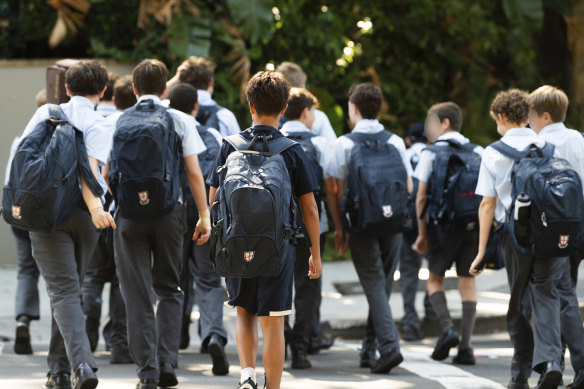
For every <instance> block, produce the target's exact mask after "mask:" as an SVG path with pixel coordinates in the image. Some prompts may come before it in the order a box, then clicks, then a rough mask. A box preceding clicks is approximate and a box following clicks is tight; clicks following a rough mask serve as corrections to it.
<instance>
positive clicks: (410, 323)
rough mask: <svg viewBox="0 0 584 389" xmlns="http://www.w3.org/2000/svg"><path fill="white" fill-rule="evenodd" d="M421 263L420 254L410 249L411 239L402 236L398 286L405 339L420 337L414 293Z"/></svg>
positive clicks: (416, 290)
mask: <svg viewBox="0 0 584 389" xmlns="http://www.w3.org/2000/svg"><path fill="white" fill-rule="evenodd" d="M421 265H422V256H421V255H420V254H418V253H417V252H415V251H414V250H412V248H411V241H410V240H409V239H408V238H407V237H406V234H404V236H403V242H402V248H401V259H400V263H399V271H400V278H399V287H400V292H401V294H402V297H403V302H404V304H403V305H404V313H405V314H404V317H403V319H402V324H403V328H402V333H403V335H404V339H405V340H414V339H418V338H419V337H420V335H421V334H420V319H419V318H418V313H417V311H416V293H417V292H418V281H419V279H418V274H419V272H420V266H421Z"/></svg>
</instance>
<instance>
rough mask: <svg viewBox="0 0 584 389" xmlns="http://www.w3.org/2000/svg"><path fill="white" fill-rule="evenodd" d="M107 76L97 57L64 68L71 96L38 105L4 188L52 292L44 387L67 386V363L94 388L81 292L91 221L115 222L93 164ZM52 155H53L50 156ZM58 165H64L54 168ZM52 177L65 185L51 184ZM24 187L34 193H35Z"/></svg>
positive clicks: (102, 145) (77, 384) (8, 215)
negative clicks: (106, 208) (61, 101)
mask: <svg viewBox="0 0 584 389" xmlns="http://www.w3.org/2000/svg"><path fill="white" fill-rule="evenodd" d="M106 81H107V72H106V70H105V68H104V67H103V66H102V65H100V64H99V63H97V62H95V61H81V62H80V63H77V64H75V65H73V66H71V67H70V68H69V69H68V70H67V73H66V75H65V88H66V90H67V94H68V95H69V96H71V100H70V101H69V102H68V103H65V104H61V105H60V106H56V105H44V106H42V107H40V108H39V109H38V110H37V111H36V113H35V114H34V116H33V117H32V119H31V120H30V122H29V123H28V125H27V126H26V129H25V130H24V133H23V134H22V137H21V143H20V145H19V147H18V149H17V151H16V154H15V157H14V160H13V162H12V167H11V173H10V179H9V183H8V185H7V187H6V188H5V190H4V200H3V215H4V218H5V219H6V220H7V221H8V222H10V223H11V224H13V225H19V226H21V227H24V228H26V229H28V230H29V231H30V240H31V244H32V255H33V257H34V259H35V260H36V262H37V265H38V267H39V270H40V273H41V274H42V276H43V277H44V279H45V282H46V283H47V289H48V293H49V298H50V300H51V308H52V314H53V321H52V325H51V343H50V347H49V354H48V357H47V362H48V365H49V374H48V379H47V382H46V384H45V387H46V388H59V389H63V388H70V387H71V380H70V375H71V368H73V369H74V379H73V386H74V388H75V389H93V388H95V387H96V386H97V383H98V380H97V376H96V375H95V371H97V365H96V363H95V360H94V359H93V355H92V354H91V349H90V346H89V341H88V340H87V336H86V334H85V318H84V316H83V310H82V308H81V303H80V298H79V297H80V295H81V284H82V282H83V276H84V274H85V269H86V266H87V261H88V260H89V256H90V255H91V253H92V252H93V250H94V248H95V244H96V242H97V237H98V235H97V232H96V230H95V229H96V228H102V229H105V228H108V227H113V228H115V226H116V225H115V223H114V220H113V219H112V217H111V215H110V214H109V213H108V212H106V211H104V209H103V205H102V200H101V199H100V197H99V196H101V195H102V194H103V193H104V192H105V181H104V180H103V178H102V177H101V176H100V174H99V170H98V167H99V166H101V165H103V164H104V162H105V161H106V160H107V151H106V150H107V149H108V148H109V145H110V144H111V132H110V131H109V129H108V127H107V125H106V124H105V121H104V119H103V118H102V117H101V115H99V114H97V113H96V112H95V111H94V109H95V106H96V105H97V103H98V101H99V98H100V97H101V96H103V93H104V91H105V83H106ZM49 116H53V118H51V119H49ZM69 123H70V124H69ZM71 126H74V127H75V128H72V127H71ZM77 134H82V135H83V137H82V139H81V138H80V137H79V136H77ZM72 145H73V147H75V148H76V149H72V148H71V147H72ZM36 151H38V152H39V154H35V152H36ZM39 155H40V158H42V159H43V161H44V160H45V155H48V156H49V157H47V158H46V161H48V162H47V163H46V164H44V165H43V166H44V170H42V171H40V170H39V169H38V168H37V167H38V166H39V165H40V164H39V163H32V162H37V161H38V159H36V160H34V159H35V158H37V156H39ZM54 160H56V161H58V162H57V163H56V164H52V163H51V161H54ZM61 166H68V167H70V169H68V170H67V171H66V172H62V174H59V172H60V171H61V168H60V167H61ZM78 171H79V172H81V180H80V182H81V192H79V185H78V182H79V180H78V179H77V176H78ZM55 182H62V184H63V185H61V186H58V187H55V184H54V183H55ZM35 183H36V184H38V187H34V186H35ZM43 183H48V185H47V186H44V185H43ZM41 186H42V187H41ZM19 189H21V190H19ZM30 193H37V194H36V195H34V197H35V199H34V200H33V199H31V198H30V197H29V196H31V195H30ZM43 196H44V197H43ZM81 198H83V200H84V203H85V205H82V203H81V202H80V199H81ZM39 202H40V203H41V204H43V208H42V209H35V208H34V206H33V204H38V203H39ZM7 203H10V204H7ZM9 206H10V207H11V208H10V210H9V208H8V207H9ZM84 207H85V208H84ZM88 210H89V212H88ZM53 211H54V213H53Z"/></svg>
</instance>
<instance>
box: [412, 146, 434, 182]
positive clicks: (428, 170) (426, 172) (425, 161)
mask: <svg viewBox="0 0 584 389" xmlns="http://www.w3.org/2000/svg"><path fill="white" fill-rule="evenodd" d="M433 162H434V153H433V152H431V151H430V150H422V153H421V154H420V160H419V161H418V165H417V166H416V171H415V172H414V177H415V178H417V179H418V181H420V182H428V180H429V179H430V176H431V175H432V163H433Z"/></svg>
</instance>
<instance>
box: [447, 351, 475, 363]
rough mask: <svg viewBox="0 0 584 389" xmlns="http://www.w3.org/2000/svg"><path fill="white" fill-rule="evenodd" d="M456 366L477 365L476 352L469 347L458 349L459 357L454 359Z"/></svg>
mask: <svg viewBox="0 0 584 389" xmlns="http://www.w3.org/2000/svg"><path fill="white" fill-rule="evenodd" d="M452 362H453V363H454V364H456V365H474V364H476V360H475V356H474V350H473V349H472V348H471V347H469V348H465V349H462V350H461V349H458V355H457V356H455V357H454V358H453V359H452Z"/></svg>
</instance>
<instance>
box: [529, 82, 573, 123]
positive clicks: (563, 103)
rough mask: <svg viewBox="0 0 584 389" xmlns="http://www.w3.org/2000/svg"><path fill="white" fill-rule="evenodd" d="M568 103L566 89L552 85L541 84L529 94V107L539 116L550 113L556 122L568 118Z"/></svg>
mask: <svg viewBox="0 0 584 389" xmlns="http://www.w3.org/2000/svg"><path fill="white" fill-rule="evenodd" d="M568 104H569V100H568V96H566V94H565V93H564V91H563V90H561V89H558V88H556V87H555V86H551V85H544V86H541V87H539V88H537V89H536V90H534V91H533V92H531V94H530V95H529V108H530V109H531V110H532V111H535V112H536V113H537V114H538V115H539V116H541V115H543V114H544V113H545V112H547V113H549V115H550V117H551V118H552V121H553V122H554V123H560V122H563V121H564V120H566V112H568Z"/></svg>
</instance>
